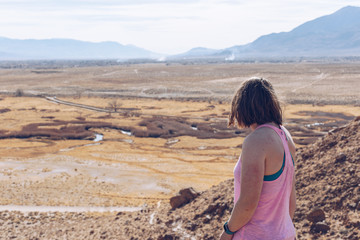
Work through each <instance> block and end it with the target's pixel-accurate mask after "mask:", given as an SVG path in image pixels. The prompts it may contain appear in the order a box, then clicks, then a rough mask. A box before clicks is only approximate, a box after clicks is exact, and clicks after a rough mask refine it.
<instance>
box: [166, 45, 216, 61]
mask: <svg viewBox="0 0 360 240" xmlns="http://www.w3.org/2000/svg"><path fill="white" fill-rule="evenodd" d="M217 52H219V50H216V49H210V48H203V47H197V48H193V49H190V50H189V51H187V52H185V53H182V54H179V55H173V56H170V57H168V59H171V58H187V57H189V58H192V57H199V56H201V57H207V56H211V55H213V54H215V53H217Z"/></svg>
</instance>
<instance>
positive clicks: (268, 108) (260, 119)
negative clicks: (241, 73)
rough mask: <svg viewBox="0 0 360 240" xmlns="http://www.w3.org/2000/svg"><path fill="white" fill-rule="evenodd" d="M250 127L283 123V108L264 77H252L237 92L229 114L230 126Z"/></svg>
mask: <svg viewBox="0 0 360 240" xmlns="http://www.w3.org/2000/svg"><path fill="white" fill-rule="evenodd" d="M235 120H236V122H237V125H238V126H239V127H250V125H252V124H254V123H257V124H258V125H261V124H264V123H268V122H274V123H276V124H279V125H281V124H282V110H281V107H280V103H279V100H278V98H277V96H276V94H275V91H274V89H273V87H272V85H271V83H270V82H269V81H268V80H266V79H263V78H251V79H249V80H247V81H245V82H243V83H242V85H241V87H240V89H239V90H238V91H237V92H236V94H235V96H234V98H233V100H232V103H231V111H230V115H229V123H228V126H231V125H235Z"/></svg>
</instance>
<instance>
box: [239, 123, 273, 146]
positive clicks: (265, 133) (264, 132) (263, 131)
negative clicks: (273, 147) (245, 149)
mask: <svg viewBox="0 0 360 240" xmlns="http://www.w3.org/2000/svg"><path fill="white" fill-rule="evenodd" d="M274 134H275V135H276V133H275V131H274V130H273V129H271V128H265V127H263V128H259V129H256V130H255V131H253V132H251V133H250V134H249V135H248V136H247V137H246V138H245V139H244V143H243V145H244V144H245V145H256V146H261V145H267V144H268V143H269V140H270V139H271V138H272V137H274Z"/></svg>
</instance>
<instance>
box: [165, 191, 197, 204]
mask: <svg viewBox="0 0 360 240" xmlns="http://www.w3.org/2000/svg"><path fill="white" fill-rule="evenodd" d="M198 195H199V193H197V192H196V191H195V190H194V189H193V188H185V189H182V190H180V191H179V194H178V195H176V196H174V197H172V198H170V205H171V207H172V208H173V209H175V208H179V207H181V206H183V205H185V204H187V203H189V202H191V201H192V200H193V199H195V198H196V197H197V196H198Z"/></svg>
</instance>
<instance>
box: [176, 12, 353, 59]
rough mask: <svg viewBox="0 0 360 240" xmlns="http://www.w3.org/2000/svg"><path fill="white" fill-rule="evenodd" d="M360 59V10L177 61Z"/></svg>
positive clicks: (187, 55)
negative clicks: (359, 57)
mask: <svg viewBox="0 0 360 240" xmlns="http://www.w3.org/2000/svg"><path fill="white" fill-rule="evenodd" d="M338 56H360V7H352V6H348V7H344V8H342V9H340V10H338V11H337V12H335V13H333V14H331V15H327V16H323V17H319V18H316V19H314V20H312V21H309V22H306V23H304V24H302V25H300V26H298V27H296V28H294V29H293V30H292V31H290V32H281V33H272V34H269V35H264V36H261V37H259V38H258V39H256V40H255V41H254V42H251V43H249V44H246V45H240V46H233V47H230V48H226V49H221V50H215V49H206V48H194V49H191V50H190V51H188V52H186V53H183V54H180V55H177V56H173V57H176V58H183V59H184V58H185V59H189V58H190V59H191V58H223V59H224V60H235V59H241V58H278V57H338Z"/></svg>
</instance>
